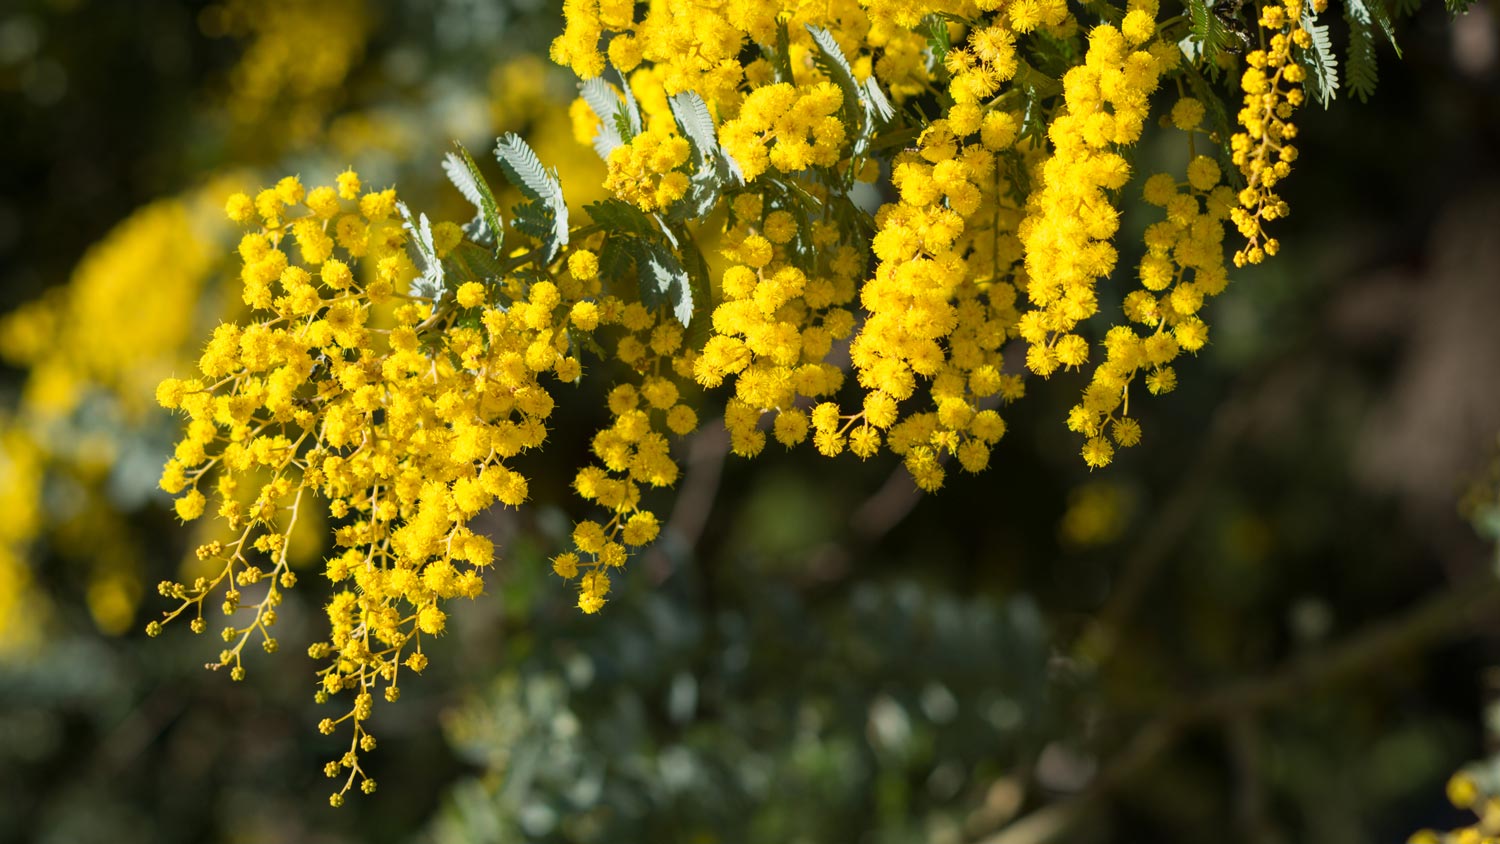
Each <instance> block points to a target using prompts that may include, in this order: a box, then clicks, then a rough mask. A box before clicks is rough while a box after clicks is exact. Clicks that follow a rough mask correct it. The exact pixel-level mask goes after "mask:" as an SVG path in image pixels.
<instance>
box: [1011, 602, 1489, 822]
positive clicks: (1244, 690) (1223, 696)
mask: <svg viewBox="0 0 1500 844" xmlns="http://www.w3.org/2000/svg"><path fill="white" fill-rule="evenodd" d="M1496 613H1500V580H1497V579H1496V578H1495V577H1494V575H1493V574H1491V573H1489V572H1485V573H1484V574H1482V575H1479V576H1477V577H1473V578H1470V579H1468V580H1466V581H1464V582H1461V583H1457V584H1454V585H1453V586H1451V587H1449V588H1448V589H1446V590H1444V591H1442V592H1439V593H1437V594H1435V595H1433V596H1431V597H1429V598H1427V599H1426V600H1424V601H1423V602H1421V603H1420V604H1418V605H1417V606H1415V607H1412V608H1410V609H1408V610H1407V611H1405V612H1403V613H1401V614H1400V615H1398V616H1396V617H1394V618H1391V619H1388V620H1386V621H1383V622H1380V623H1377V624H1373V625H1370V626H1369V627H1366V628H1365V629H1364V630H1362V631H1360V632H1358V633H1355V634H1353V635H1351V636H1349V637H1348V638H1346V639H1344V640H1343V641H1342V642H1339V643H1337V644H1334V645H1330V646H1327V647H1324V648H1320V649H1318V650H1316V651H1312V652H1310V653H1307V654H1305V655H1303V656H1300V657H1295V658H1293V659H1291V660H1289V661H1288V662H1286V663H1285V664H1283V665H1282V666H1281V667H1279V668H1277V669H1275V670H1273V671H1271V672H1269V673H1267V674H1265V675H1263V676H1261V677H1254V678H1250V679H1247V680H1240V681H1235V682H1231V683H1228V684H1226V685H1224V686H1221V687H1220V688H1218V689H1216V690H1213V691H1210V692H1208V693H1206V694H1201V695H1192V694H1185V695H1183V700H1184V702H1183V703H1181V704H1179V705H1178V706H1176V707H1175V708H1173V709H1172V710H1170V711H1168V712H1166V713H1164V714H1163V715H1161V716H1160V717H1158V718H1157V719H1155V720H1153V721H1151V722H1148V723H1147V724H1146V725H1145V726H1144V727H1142V728H1141V729H1140V730H1139V731H1138V732H1137V733H1136V734H1135V737H1134V738H1132V739H1131V740H1130V741H1129V742H1127V743H1126V745H1125V747H1124V748H1123V749H1122V750H1121V751H1120V753H1119V754H1118V755H1116V756H1115V758H1114V759H1113V760H1111V761H1110V762H1109V763H1108V764H1107V765H1106V766H1105V767H1104V769H1103V771H1101V773H1100V775H1099V777H1098V778H1097V779H1096V780H1095V781H1094V782H1093V783H1092V784H1091V785H1090V787H1089V788H1088V789H1087V790H1085V791H1083V792H1081V793H1079V794H1077V795H1075V796H1072V797H1069V798H1066V799H1063V800H1059V801H1057V802H1055V803H1051V804H1049V805H1046V806H1043V807H1041V808H1039V809H1037V810H1036V811H1033V812H1031V813H1030V814H1027V815H1025V816H1023V817H1021V818H1020V819H1018V820H1017V821H1015V822H1014V823H1012V824H1010V825H1009V826H1007V827H1005V828H1004V829H1001V830H1000V831H999V832H997V833H995V834H994V835H991V836H989V837H987V838H984V839H982V844H1042V842H1046V841H1051V840H1054V839H1056V838H1057V837H1058V836H1060V835H1061V834H1063V833H1064V832H1066V831H1067V830H1068V829H1070V828H1072V827H1073V825H1074V824H1076V823H1077V822H1078V821H1079V820H1080V819H1082V817H1083V816H1084V815H1086V814H1087V813H1088V812H1089V811H1090V810H1092V809H1093V808H1094V806H1095V805H1096V804H1097V803H1098V802H1099V801H1100V800H1101V799H1102V798H1104V797H1106V796H1107V795H1109V794H1110V793H1112V792H1113V791H1114V790H1115V789H1117V788H1118V787H1119V786H1121V785H1122V784H1124V783H1126V782H1128V781H1129V780H1130V779H1131V778H1132V777H1133V776H1135V775H1136V774H1138V773H1139V772H1140V771H1141V770H1142V769H1143V768H1145V767H1146V766H1147V765H1149V764H1150V763H1151V762H1152V761H1154V760H1155V759H1156V757H1157V756H1159V755H1160V754H1161V753H1163V752H1164V751H1166V750H1167V749H1169V748H1170V747H1172V746H1173V744H1175V743H1176V741H1177V740H1178V739H1179V738H1181V737H1182V736H1183V735H1184V734H1186V733H1188V732H1189V731H1191V730H1192V729H1194V728H1196V727H1200V726H1203V725H1205V724H1210V723H1222V722H1225V721H1229V720H1232V719H1236V718H1241V717H1245V716H1248V715H1250V714H1252V713H1255V712H1258V711H1261V710H1264V709H1268V708H1271V707H1275V706H1280V705H1282V704H1286V703H1289V702H1292V701H1295V700H1297V699H1298V698H1300V697H1302V696H1304V695H1307V694H1310V693H1313V692H1316V691H1317V690H1319V689H1323V688H1327V687H1329V686H1333V685H1336V684H1338V683H1339V682H1342V681H1345V680H1348V679H1350V678H1353V677H1357V676H1360V675H1362V674H1366V673H1370V672H1373V671H1376V670H1378V669H1380V668H1382V667H1383V666H1386V665H1388V664H1390V663H1391V662H1392V661H1393V660H1396V659H1399V658H1401V657H1403V656H1406V655H1409V654H1411V653H1414V652H1417V651H1420V650H1422V649H1423V648H1426V647H1430V646H1432V645H1433V644H1436V643H1438V642H1442V641H1445V640H1448V639H1451V638H1453V637H1455V636H1457V635H1459V634H1462V633H1466V632H1469V631H1472V630H1475V629H1477V628H1479V627H1480V626H1481V625H1483V624H1484V623H1486V622H1489V621H1492V620H1493V619H1494V616H1495V614H1496Z"/></svg>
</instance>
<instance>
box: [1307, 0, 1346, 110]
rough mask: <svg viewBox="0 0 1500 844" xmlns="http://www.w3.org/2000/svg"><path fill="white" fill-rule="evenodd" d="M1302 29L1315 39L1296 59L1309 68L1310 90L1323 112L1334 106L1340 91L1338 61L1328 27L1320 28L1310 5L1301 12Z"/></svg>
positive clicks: (1321, 26)
mask: <svg viewBox="0 0 1500 844" xmlns="http://www.w3.org/2000/svg"><path fill="white" fill-rule="evenodd" d="M1302 28H1303V29H1305V30H1307V33H1308V35H1310V36H1312V46H1311V47H1309V48H1307V49H1306V50H1303V49H1301V48H1298V50H1297V59H1298V61H1300V62H1301V63H1302V66H1303V67H1305V68H1307V90H1308V93H1309V94H1311V95H1312V97H1313V98H1314V99H1316V100H1317V101H1318V102H1320V103H1322V105H1323V107H1324V108H1327V107H1328V104H1329V103H1331V102H1333V100H1334V98H1335V97H1337V96H1338V91H1339V60H1338V57H1336V56H1335V55H1334V53H1333V39H1332V38H1330V37H1329V35H1328V26H1327V24H1320V23H1318V22H1317V20H1316V19H1315V18H1314V17H1313V12H1312V6H1311V4H1309V5H1307V6H1304V7H1303V9H1302Z"/></svg>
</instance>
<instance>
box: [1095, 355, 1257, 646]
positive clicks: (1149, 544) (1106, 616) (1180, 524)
mask: <svg viewBox="0 0 1500 844" xmlns="http://www.w3.org/2000/svg"><path fill="white" fill-rule="evenodd" d="M1256 383H1257V386H1258V385H1259V384H1260V382H1259V381H1257V382H1256ZM1256 392H1258V391H1256V390H1250V389H1247V388H1245V387H1240V388H1239V389H1236V390H1235V391H1234V395H1233V396H1231V398H1230V399H1229V400H1228V401H1226V402H1224V404H1222V405H1220V406H1219V409H1218V411H1217V412H1216V413H1215V414H1214V419H1213V422H1212V423H1211V426H1210V428H1209V433H1208V437H1207V438H1206V440H1205V441H1204V443H1203V445H1202V447H1201V448H1200V449H1199V450H1198V453H1197V454H1195V455H1194V456H1193V458H1192V459H1191V460H1189V461H1187V464H1186V465H1188V466H1191V467H1192V468H1191V469H1190V470H1189V471H1188V472H1187V473H1186V474H1185V475H1183V476H1182V478H1181V480H1179V481H1178V483H1177V486H1176V489H1174V490H1173V492H1172V494H1171V497H1170V498H1168V499H1167V502H1166V504H1165V505H1163V506H1162V508H1161V511H1160V514H1159V515H1158V516H1157V517H1156V518H1154V519H1153V520H1152V527H1151V530H1150V532H1149V533H1147V534H1146V536H1145V537H1144V538H1143V539H1142V540H1141V542H1140V543H1139V544H1138V545H1136V546H1135V548H1134V549H1132V550H1131V552H1130V554H1129V555H1128V556H1126V557H1125V560H1124V562H1123V563H1122V564H1121V565H1120V573H1119V577H1118V586H1116V587H1115V589H1114V591H1113V592H1112V593H1111V595H1110V599H1109V601H1108V602H1107V603H1106V604H1105V605H1104V607H1103V608H1102V609H1101V610H1100V612H1099V615H1098V616H1097V617H1096V618H1095V619H1094V620H1093V622H1092V623H1090V624H1089V625H1088V627H1087V628H1085V630H1084V632H1083V635H1082V636H1081V637H1080V638H1079V640H1078V648H1077V651H1078V654H1079V656H1080V657H1082V658H1083V659H1087V660H1088V661H1089V662H1091V663H1093V664H1095V665H1102V664H1103V663H1105V662H1107V661H1109V658H1110V656H1111V655H1113V653H1114V649H1115V645H1116V644H1117V643H1118V641H1119V637H1120V633H1121V631H1122V629H1123V628H1124V627H1125V625H1126V624H1128V623H1129V621H1130V617H1131V616H1132V615H1133V614H1134V613H1135V610H1136V607H1137V606H1139V605H1140V603H1141V600H1142V598H1144V597H1145V595H1146V592H1147V589H1148V588H1149V586H1150V585H1151V581H1152V580H1153V579H1154V578H1155V577H1156V574H1157V572H1158V571H1159V570H1160V569H1161V567H1162V564H1163V563H1164V562H1166V560H1167V558H1168V556H1170V554H1171V552H1172V549H1173V548H1176V547H1177V544H1178V543H1179V542H1181V541H1182V537H1183V536H1184V535H1185V534H1186V533H1187V532H1188V529H1189V528H1191V527H1192V526H1193V520H1194V519H1195V518H1196V517H1197V516H1198V513H1199V511H1200V510H1201V509H1202V507H1203V505H1204V503H1205V502H1206V501H1207V499H1208V495H1207V493H1208V489H1209V486H1210V485H1211V484H1212V482H1213V481H1214V478H1215V476H1216V475H1217V473H1218V471H1219V468H1220V467H1221V466H1223V464H1224V460H1225V459H1226V458H1227V457H1228V456H1229V455H1230V454H1231V453H1232V452H1233V451H1234V446H1235V444H1236V443H1238V442H1239V441H1240V439H1241V438H1242V437H1243V436H1244V435H1245V433H1246V431H1248V430H1249V428H1250V420H1251V418H1252V415H1253V414H1252V413H1251V412H1250V408H1251V406H1252V404H1253V403H1254V402H1253V395H1254V393H1256Z"/></svg>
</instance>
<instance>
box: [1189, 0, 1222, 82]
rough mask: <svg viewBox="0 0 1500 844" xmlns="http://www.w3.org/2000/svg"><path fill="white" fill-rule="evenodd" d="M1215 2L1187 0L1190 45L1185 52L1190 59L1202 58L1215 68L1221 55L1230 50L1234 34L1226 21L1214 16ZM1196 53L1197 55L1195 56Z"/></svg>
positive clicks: (1212, 0) (1211, 0)
mask: <svg viewBox="0 0 1500 844" xmlns="http://www.w3.org/2000/svg"><path fill="white" fill-rule="evenodd" d="M1213 7H1214V0H1187V11H1188V38H1187V40H1188V41H1190V45H1185V46H1188V49H1185V50H1184V52H1188V50H1189V49H1190V50H1191V51H1192V52H1189V55H1188V57H1189V58H1193V59H1197V58H1202V59H1203V61H1204V62H1205V63H1206V64H1207V65H1208V66H1209V67H1214V66H1215V65H1214V60H1215V59H1216V58H1217V57H1218V55H1219V53H1220V52H1221V51H1223V50H1225V49H1228V48H1229V47H1230V45H1231V44H1232V43H1233V38H1234V36H1233V34H1232V33H1230V31H1229V27H1227V26H1225V25H1224V21H1222V20H1220V19H1219V16H1218V15H1217V14H1214V8H1213ZM1192 53H1196V54H1197V55H1193V54H1192Z"/></svg>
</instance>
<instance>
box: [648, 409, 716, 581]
mask: <svg viewBox="0 0 1500 844" xmlns="http://www.w3.org/2000/svg"><path fill="white" fill-rule="evenodd" d="M728 454H729V433H728V432H727V431H725V430H724V421H723V420H722V419H710V420H707V421H705V422H704V423H703V424H701V425H700V426H699V427H698V430H697V432H696V433H694V434H693V435H692V437H690V438H689V439H688V453H687V459H686V460H685V461H684V462H685V463H686V465H687V468H686V470H685V471H684V472H683V476H682V486H681V487H679V488H678V490H677V497H676V500H675V501H674V502H673V504H672V513H671V515H669V516H668V517H667V521H666V524H665V525H664V526H663V528H662V539H663V540H665V541H666V542H670V543H672V545H673V546H675V547H676V548H679V549H685V550H692V549H694V548H695V547H697V545H698V541H699V540H700V539H702V538H703V530H704V528H705V527H707V526H708V517H709V516H710V515H711V514H712V513H713V509H714V502H715V501H717V500H718V497H719V479H720V478H721V477H722V476H723V474H724V459H725V457H726V456H728ZM648 571H649V573H650V577H651V579H652V581H653V582H656V583H660V582H661V581H663V580H665V579H666V578H667V576H668V575H670V574H671V572H672V564H671V561H670V559H669V558H668V556H667V554H666V552H665V551H663V550H662V547H661V546H660V545H658V546H657V547H655V548H654V549H653V550H652V551H651V553H650V556H649V565H648Z"/></svg>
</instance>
